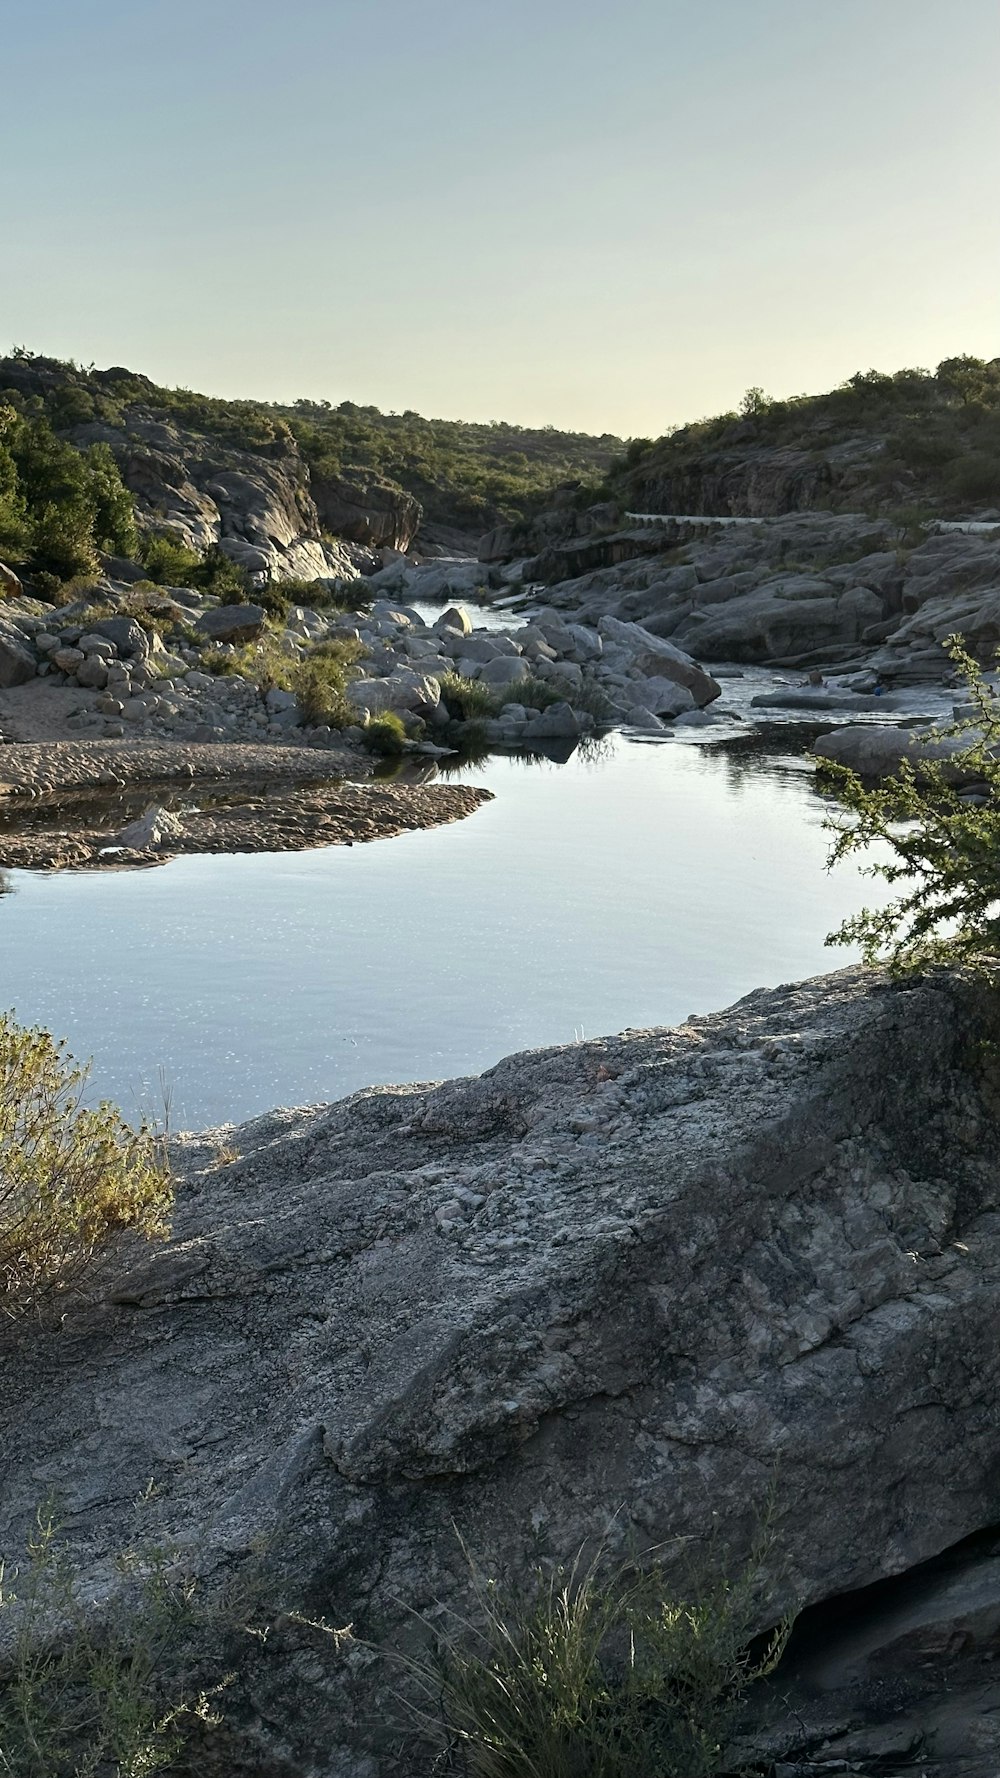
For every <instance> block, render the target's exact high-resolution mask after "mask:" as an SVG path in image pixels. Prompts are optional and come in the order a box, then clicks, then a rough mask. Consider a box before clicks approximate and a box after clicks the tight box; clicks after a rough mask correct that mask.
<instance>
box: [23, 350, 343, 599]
mask: <svg viewBox="0 0 1000 1778" xmlns="http://www.w3.org/2000/svg"><path fill="white" fill-rule="evenodd" d="M119 378H121V379H124V381H125V382H126V383H127V385H128V386H129V388H130V390H131V391H133V394H132V396H131V398H130V399H126V400H125V401H124V402H122V403H119V411H120V412H121V415H122V417H121V419H120V420H115V421H111V420H100V419H98V420H88V421H85V422H83V423H82V424H75V425H74V424H72V423H67V425H66V426H65V427H64V428H61V430H63V431H64V435H65V436H66V437H68V438H69V439H70V441H71V442H72V443H74V444H77V445H80V446H86V445H91V444H97V443H103V444H107V445H108V446H109V447H110V449H111V450H112V451H113V452H114V455H115V458H116V460H117V462H118V466H119V468H120V470H121V474H122V479H123V480H124V482H125V485H126V487H128V488H129V489H130V491H131V493H132V494H133V496H134V499H135V507H136V517H137V519H138V521H139V524H140V525H141V526H142V527H143V529H145V530H147V531H152V532H159V533H163V534H164V535H167V536H170V537H173V538H176V540H177V541H178V542H179V543H183V544H185V545H186V546H187V547H188V548H190V549H195V550H198V551H204V550H206V549H208V548H210V547H211V546H213V545H217V546H218V547H219V549H221V550H222V551H223V553H224V554H225V555H228V556H229V557H230V558H231V559H232V560H233V561H234V562H237V563H238V564H239V566H240V567H243V568H246V569H247V570H248V571H249V572H250V573H251V574H255V575H259V576H260V577H261V578H262V580H266V579H272V580H283V579H289V578H303V579H307V580H312V579H315V578H316V577H317V576H321V577H328V576H341V577H343V578H345V579H350V578H351V577H353V576H354V574H355V573H356V569H355V568H354V565H353V561H352V558H351V551H350V547H349V546H348V545H347V544H343V545H338V544H337V543H336V542H330V541H329V540H327V539H325V538H324V536H323V533H322V527H321V524H320V519H319V514H318V513H317V511H316V504H315V501H314V500H313V497H312V493H311V491H310V487H309V471H308V468H307V466H306V463H305V461H304V459H303V457H302V455H301V453H300V451H299V448H298V445H297V444H296V441H295V439H294V437H293V435H292V432H291V430H290V429H289V427H288V426H287V425H285V424H283V423H281V422H275V423H274V424H273V425H272V427H271V436H270V438H266V439H264V440H262V442H261V443H260V444H259V446H257V447H256V448H254V447H253V446H252V445H247V444H243V443H241V442H234V439H233V437H231V436H230V435H229V434H227V433H226V432H225V431H209V430H202V429H200V428H199V425H198V424H197V423H195V422H192V423H191V424H185V423H183V422H182V420H181V418H180V417H179V416H178V415H177V414H176V413H172V412H170V411H169V410H167V409H165V408H163V407H162V406H161V405H158V403H157V393H158V392H157V390H156V389H155V387H154V385H153V384H151V383H148V382H147V381H146V379H144V378H142V377H137V376H130V374H129V373H128V372H127V371H119V370H110V371H107V372H101V373H96V380H97V381H98V383H107V384H108V385H109V386H112V385H114V384H115V383H116V379H119ZM72 381H73V377H72V375H68V368H67V367H66V366H65V365H60V364H59V363H58V361H56V360H54V359H21V358H6V359H4V360H3V364H2V382H3V385H4V387H9V388H12V389H14V390H15V391H17V392H18V393H19V394H21V395H23V396H25V397H27V398H29V399H38V398H41V399H43V400H45V399H48V398H54V399H55V401H56V404H57V408H58V407H59V405H60V401H61V399H64V398H65V397H66V396H67V393H69V395H70V397H71V396H72V389H69V390H68V384H71V383H72ZM144 390H145V391H148V393H147V394H146V395H144V394H143V391H144ZM87 405H88V406H90V407H91V408H92V407H93V403H92V402H88V403H87ZM70 409H72V401H71V400H70ZM206 411H207V410H206ZM57 424H58V421H57ZM248 425H249V422H248ZM251 436H252V434H251ZM236 439H237V440H239V431H238V429H237V431H236Z"/></svg>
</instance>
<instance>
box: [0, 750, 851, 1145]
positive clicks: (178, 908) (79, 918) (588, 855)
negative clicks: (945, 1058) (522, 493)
mask: <svg viewBox="0 0 1000 1778" xmlns="http://www.w3.org/2000/svg"><path fill="white" fill-rule="evenodd" d="M778 747H779V749H780V751H779V753H778V755H777V756H776V757H775V758H772V759H769V758H768V757H767V756H766V754H762V753H761V752H760V751H758V752H757V753H756V754H754V752H753V750H752V749H745V748H743V747H742V746H741V747H740V748H738V749H737V750H736V751H724V750H721V749H720V748H719V747H718V746H717V745H713V746H709V747H706V746H704V745H692V744H686V743H684V742H681V741H679V740H678V741H673V742H670V743H667V744H664V745H659V746H649V745H645V746H644V745H635V744H629V743H626V742H624V741H621V740H612V741H611V742H609V743H608V745H607V747H606V748H605V749H604V750H603V752H602V754H601V756H600V757H599V758H598V759H595V760H593V761H587V760H581V759H579V758H578V757H577V758H574V759H573V760H572V761H571V762H570V763H569V764H568V765H565V766H555V765H552V764H550V763H549V762H547V761H542V762H536V763H535V764H533V765H531V766H528V765H526V764H524V763H522V762H520V761H518V760H514V759H503V758H493V759H491V760H488V761H487V762H485V764H484V765H483V766H479V767H476V768H474V769H473V770H471V771H470V772H469V773H468V776H469V777H470V778H471V780H472V781H473V782H475V783H480V784H487V785H488V786H489V787H490V788H491V789H493V790H494V791H495V792H496V793H497V794H496V801H495V802H493V803H491V804H489V805H488V806H487V807H485V808H483V809H481V810H479V811H478V812H477V813H476V814H475V815H473V816H471V817H470V818H469V819H468V820H466V821H462V822H458V823H456V824H455V825H453V826H450V827H444V828H439V829H436V830H434V831H431V832H428V833H415V834H406V835H404V836H402V837H401V838H399V839H393V840H381V841H378V842H376V843H375V844H372V845H367V846H355V847H351V848H346V847H331V848H329V849H327V850H325V851H319V852H306V853H300V854H283V855H280V856H257V857H237V858H182V859H178V860H177V861H176V862H174V863H172V864H169V865H167V866H165V867H163V868H161V869H158V870H147V871H138V872H123V873H120V874H108V875H99V874H94V875H86V874H84V875H76V876H72V875H69V874H66V875H61V876H59V875H56V876H50V877H40V876H29V875H26V874H24V873H15V874H14V882H15V885H16V890H17V892H16V894H14V895H9V896H5V897H4V898H3V899H2V900H0V970H2V983H3V986H2V989H0V1005H4V1006H14V1007H15V1008H16V1010H17V1013H18V1015H19V1016H20V1017H21V1018H22V1019H25V1020H30V1021H32V1022H39V1023H42V1024H45V1025H48V1026H50V1027H51V1028H52V1029H53V1030H55V1031H57V1032H58V1033H60V1034H61V1035H65V1036H68V1037H69V1038H70V1040H71V1043H72V1046H73V1048H74V1050H75V1052H76V1054H77V1055H81V1056H86V1055H93V1057H94V1061H95V1071H94V1078H95V1083H96V1086H97V1088H98V1089H99V1090H100V1091H101V1092H106V1093H110V1094H112V1095H114V1096H115V1097H117V1098H119V1099H120V1100H121V1101H122V1103H123V1104H125V1105H126V1106H128V1107H133V1106H134V1105H135V1103H136V1100H137V1098H139V1099H141V1100H142V1102H143V1104H144V1106H145V1107H146V1108H148V1109H155V1108H156V1103H157V1093H158V1088H157V1084H156V1083H157V1072H158V1070H159V1069H160V1068H161V1067H162V1069H163V1070H164V1073H165V1075H166V1078H167V1080H168V1081H169V1082H170V1083H171V1084H172V1087H173V1095H174V1122H175V1125H177V1126H178V1127H181V1126H187V1127H197V1126H200V1125H203V1124H206V1123H212V1122H220V1121H225V1120H227V1119H240V1118H244V1117H248V1116H251V1115H253V1114H254V1113H256V1112H258V1111H262V1110H264V1109H266V1108H268V1107H270V1106H272V1105H279V1104H283V1105H295V1104H304V1103H308V1102H310V1101H316V1100H320V1099H329V1098H336V1097H337V1096H339V1095H340V1094H343V1093H347V1092H351V1091H353V1090H354V1089H355V1088H357V1087H361V1086H367V1085H369V1084H371V1083H374V1082H381V1081H406V1080H421V1079H423V1080H429V1079H441V1078H443V1077H446V1076H448V1075H453V1074H461V1073H469V1072H472V1071H475V1070H478V1069H481V1068H484V1067H488V1066H489V1065H490V1063H492V1062H495V1061H497V1060H498V1059H499V1058H500V1057H501V1056H503V1055H505V1054H507V1053H508V1052H510V1051H511V1050H516V1049H523V1048H526V1047H529V1046H534V1045H543V1044H550V1043H566V1042H570V1041H572V1039H573V1037H574V1034H578V1033H579V1032H580V1031H581V1030H582V1031H583V1032H584V1033H585V1034H586V1035H587V1036H595V1035H598V1034H600V1033H601V1032H606V1031H616V1030H620V1029H622V1028H623V1027H624V1026H626V1025H635V1026H641V1025H651V1024H671V1023H674V1022H676V1021H677V1020H679V1019H683V1018H684V1017H685V1016H686V1015H687V1014H688V1013H689V1012H693V1011H697V1012H707V1011H711V1010H713V1009H715V1008H717V1007H721V1006H725V1005H726V1004H728V1002H730V1001H731V1000H734V999H736V998H737V997H738V996H739V995H741V994H744V993H747V992H748V991H749V990H750V989H751V988H754V987H757V986H759V985H762V984H774V983H777V982H781V981H789V980H794V979H795V978H797V977H800V976H805V975H810V974H814V973H816V972H818V971H821V970H826V969H831V968H836V967H839V965H840V964H842V963H844V962H846V961H847V960H848V953H846V952H843V951H839V950H837V951H830V950H826V949H824V946H823V938H824V936H825V934H826V933H827V932H829V931H830V929H831V928H832V927H834V926H836V925H837V924H838V923H839V921H840V920H841V919H842V918H843V916H844V915H845V914H846V913H848V912H851V911H853V910H854V909H855V908H856V907H858V906H859V905H860V904H861V902H862V901H863V900H865V899H867V900H868V901H873V900H874V899H876V897H877V895H878V888H877V886H876V885H875V884H872V883H869V882H865V883H864V884H863V885H862V884H859V882H858V878H857V873H856V871H855V869H854V868H852V867H849V866H844V867H841V868H840V869H839V870H838V871H837V873H836V874H835V875H833V876H831V875H829V874H827V872H826V871H825V869H824V864H825V858H826V852H827V837H826V835H825V834H824V833H823V831H822V828H821V822H822V818H823V804H822V802H821V800H820V799H819V797H818V796H817V794H816V792H815V789H814V786H813V781H812V778H811V776H810V775H809V774H808V772H807V771H806V770H805V768H804V765H803V762H802V761H801V760H800V759H796V757H795V755H794V753H793V752H792V750H791V749H790V748H789V747H788V744H787V739H786V738H785V737H782V739H781V741H780V742H779V743H778Z"/></svg>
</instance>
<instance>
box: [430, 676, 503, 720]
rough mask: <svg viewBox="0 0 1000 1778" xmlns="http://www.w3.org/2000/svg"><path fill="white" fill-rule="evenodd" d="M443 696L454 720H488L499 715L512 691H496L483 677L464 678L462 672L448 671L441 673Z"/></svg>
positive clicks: (440, 680)
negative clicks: (485, 682)
mask: <svg viewBox="0 0 1000 1778" xmlns="http://www.w3.org/2000/svg"><path fill="white" fill-rule="evenodd" d="M438 682H439V684H440V686H441V696H442V698H443V699H444V702H445V704H446V705H447V708H448V714H449V716H450V717H451V718H452V720H453V721H454V722H486V721H489V719H490V718H491V717H493V716H498V715H499V714H500V711H501V710H502V709H503V706H504V704H506V703H509V702H510V697H511V696H513V688H511V690H510V693H509V694H508V692H507V691H504V692H503V693H500V692H497V691H494V690H493V688H492V686H489V685H484V684H483V682H482V680H481V679H464V678H463V677H462V675H461V674H460V673H455V672H447V673H442V674H440V675H439V681H438Z"/></svg>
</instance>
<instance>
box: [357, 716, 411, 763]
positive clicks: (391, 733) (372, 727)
mask: <svg viewBox="0 0 1000 1778" xmlns="http://www.w3.org/2000/svg"><path fill="white" fill-rule="evenodd" d="M365 746H366V747H367V748H368V750H369V752H370V753H378V754H380V755H381V756H382V757H383V758H384V759H392V758H395V757H397V756H398V755H399V754H400V753H403V752H404V751H405V749H406V725H405V723H404V722H403V719H402V717H401V716H397V715H396V712H395V711H394V710H384V711H383V712H382V713H381V714H380V715H379V716H373V717H372V718H371V720H370V722H368V723H367V724H366V726H365Z"/></svg>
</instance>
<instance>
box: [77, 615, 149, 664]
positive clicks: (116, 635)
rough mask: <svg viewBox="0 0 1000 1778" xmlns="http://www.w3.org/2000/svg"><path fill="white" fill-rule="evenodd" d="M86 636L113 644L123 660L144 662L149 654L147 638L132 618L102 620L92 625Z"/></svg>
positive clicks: (140, 626) (139, 625) (107, 618)
mask: <svg viewBox="0 0 1000 1778" xmlns="http://www.w3.org/2000/svg"><path fill="white" fill-rule="evenodd" d="M88 634H93V635H95V636H104V637H106V639H107V640H108V641H109V642H113V643H114V645H115V647H116V649H117V650H118V653H119V654H120V655H121V657H122V659H123V660H142V661H144V660H145V659H146V656H147V655H148V653H149V636H148V634H147V632H146V631H145V630H144V629H143V627H142V625H141V624H139V623H136V621H135V618H134V617H105V618H102V619H101V621H100V623H96V624H94V625H92V628H91V631H90V632H88Z"/></svg>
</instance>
